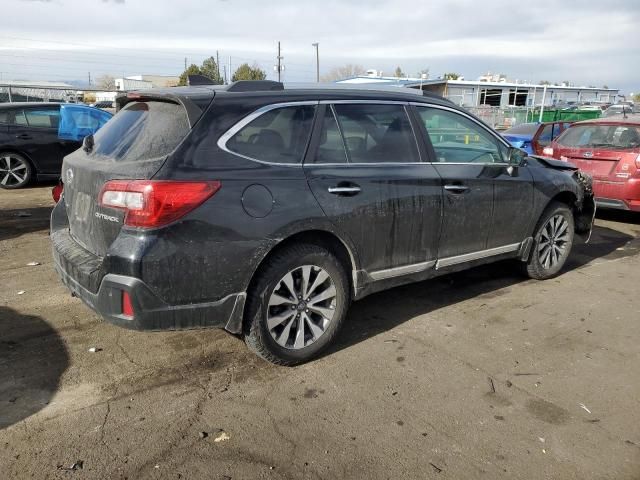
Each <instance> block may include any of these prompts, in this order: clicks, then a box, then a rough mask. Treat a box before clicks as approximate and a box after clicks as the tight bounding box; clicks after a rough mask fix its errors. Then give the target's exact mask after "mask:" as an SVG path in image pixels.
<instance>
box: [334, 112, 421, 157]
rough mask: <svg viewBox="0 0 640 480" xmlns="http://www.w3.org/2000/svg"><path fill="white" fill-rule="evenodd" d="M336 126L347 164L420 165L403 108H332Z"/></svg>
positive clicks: (411, 131) (407, 118) (409, 124)
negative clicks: (344, 147) (339, 129)
mask: <svg viewBox="0 0 640 480" xmlns="http://www.w3.org/2000/svg"><path fill="white" fill-rule="evenodd" d="M334 109H335V112H336V116H337V118H338V123H339V124H340V128H341V130H342V135H343V137H344V145H345V146H346V149H347V153H348V156H349V162H351V163H388V162H394V163H415V162H419V161H420V157H419V155H418V147H417V144H416V140H415V137H414V135H413V130H412V129H411V123H410V122H409V117H408V115H407V112H406V110H405V108H404V106H403V105H395V104H390V105H376V104H336V105H334Z"/></svg>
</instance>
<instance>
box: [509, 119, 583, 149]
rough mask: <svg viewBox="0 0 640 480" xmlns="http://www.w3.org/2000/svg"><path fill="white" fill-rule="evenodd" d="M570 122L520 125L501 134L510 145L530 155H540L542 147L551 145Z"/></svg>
mask: <svg viewBox="0 0 640 480" xmlns="http://www.w3.org/2000/svg"><path fill="white" fill-rule="evenodd" d="M569 125H571V122H543V123H522V124H520V125H516V126H515V127H511V128H510V129H508V130H505V131H504V132H502V136H503V137H504V138H506V139H507V140H508V141H509V143H511V145H513V146H514V147H516V148H520V149H522V150H524V151H525V152H527V153H528V154H530V155H542V150H543V149H544V147H548V146H549V145H551V142H552V141H553V140H555V139H556V138H557V137H558V136H559V135H560V134H561V133H562V132H563V131H564V130H566V129H567V128H569Z"/></svg>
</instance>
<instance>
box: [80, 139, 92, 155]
mask: <svg viewBox="0 0 640 480" xmlns="http://www.w3.org/2000/svg"><path fill="white" fill-rule="evenodd" d="M93 145H94V140H93V135H87V136H86V137H84V139H83V140H82V149H83V150H84V151H85V152H87V153H91V150H93Z"/></svg>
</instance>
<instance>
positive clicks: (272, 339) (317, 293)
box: [244, 244, 351, 365]
mask: <svg viewBox="0 0 640 480" xmlns="http://www.w3.org/2000/svg"><path fill="white" fill-rule="evenodd" d="M350 300H351V299H350V294H349V281H348V278H347V275H346V272H345V269H344V267H343V266H342V264H341V263H340V261H339V260H338V259H337V258H336V257H335V256H334V255H333V254H332V253H331V252H330V251H328V250H326V249H324V248H322V247H319V246H316V245H311V244H298V245H292V246H290V247H287V248H285V249H283V250H282V251H280V252H277V253H275V254H274V255H273V256H272V257H271V258H269V259H267V261H266V262H265V264H264V265H263V266H262V267H261V269H260V271H259V272H258V273H257V277H256V279H255V281H254V282H253V286H252V287H251V289H250V291H249V292H248V297H247V310H246V317H245V328H244V339H245V342H246V344H247V346H248V347H249V348H250V349H251V350H253V351H254V352H255V353H256V354H257V355H259V356H260V357H262V358H264V359H265V360H267V361H269V362H271V363H275V364H277V365H295V364H297V363H301V362H305V361H307V360H310V359H311V358H313V357H315V356H316V355H318V353H320V352H321V351H322V350H323V349H325V348H326V347H327V346H328V345H329V344H330V343H331V342H332V341H333V339H334V338H335V336H336V335H337V333H338V331H339V330H340V327H341V325H342V323H343V321H344V319H345V317H346V313H347V309H348V308H349V303H350Z"/></svg>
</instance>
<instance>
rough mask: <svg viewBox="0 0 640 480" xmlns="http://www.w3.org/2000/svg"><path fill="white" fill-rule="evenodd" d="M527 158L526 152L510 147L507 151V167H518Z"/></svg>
mask: <svg viewBox="0 0 640 480" xmlns="http://www.w3.org/2000/svg"><path fill="white" fill-rule="evenodd" d="M526 158H527V152H525V151H524V150H520V149H519V148H515V147H511V148H510V149H509V165H512V166H516V167H517V166H520V165H522V164H523V163H524V161H525V159H526Z"/></svg>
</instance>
